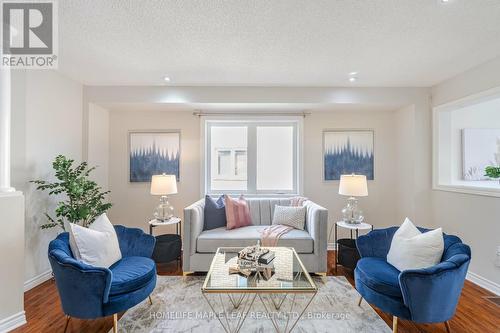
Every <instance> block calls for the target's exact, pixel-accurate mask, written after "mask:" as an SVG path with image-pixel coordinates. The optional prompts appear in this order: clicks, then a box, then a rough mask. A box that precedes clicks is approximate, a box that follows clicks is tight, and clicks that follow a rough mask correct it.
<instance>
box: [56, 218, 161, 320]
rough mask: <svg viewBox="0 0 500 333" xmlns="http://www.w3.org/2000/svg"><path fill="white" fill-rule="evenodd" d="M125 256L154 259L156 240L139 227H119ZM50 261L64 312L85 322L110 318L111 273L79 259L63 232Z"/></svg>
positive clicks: (117, 228)
mask: <svg viewBox="0 0 500 333" xmlns="http://www.w3.org/2000/svg"><path fill="white" fill-rule="evenodd" d="M114 227H115V230H116V234H117V237H118V242H119V245H120V251H121V253H122V257H130V256H139V257H147V258H151V255H152V254H153V249H154V246H155V242H156V240H155V238H154V237H153V236H151V235H148V234H146V233H144V232H143V231H142V230H141V229H138V228H127V227H124V226H121V225H115V226H114ZM48 252H49V253H48V256H49V262H50V265H51V267H52V272H53V274H54V277H55V280H56V285H57V290H58V291H59V296H60V298H61V303H62V307H63V310H64V313H65V314H67V315H69V316H72V317H77V318H81V319H93V318H98V317H103V316H106V315H107V313H106V311H105V304H106V303H108V301H109V292H110V289H111V283H112V273H111V270H110V269H108V268H105V267H94V266H90V265H87V264H85V263H83V262H82V261H79V260H76V259H75V257H74V256H73V252H72V251H71V248H70V245H69V234H68V233H67V232H63V233H61V234H59V235H58V236H57V237H56V239H54V240H53V241H51V242H50V244H49V250H48Z"/></svg>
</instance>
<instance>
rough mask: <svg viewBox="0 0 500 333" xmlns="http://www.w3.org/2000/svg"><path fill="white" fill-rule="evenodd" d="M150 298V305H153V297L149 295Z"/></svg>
mask: <svg viewBox="0 0 500 333" xmlns="http://www.w3.org/2000/svg"><path fill="white" fill-rule="evenodd" d="M148 298H149V305H153V300H152V299H151V295H149V296H148Z"/></svg>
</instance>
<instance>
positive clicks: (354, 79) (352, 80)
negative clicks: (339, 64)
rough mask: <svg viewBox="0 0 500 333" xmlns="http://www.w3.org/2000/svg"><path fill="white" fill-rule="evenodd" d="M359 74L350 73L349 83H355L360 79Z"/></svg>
mask: <svg viewBox="0 0 500 333" xmlns="http://www.w3.org/2000/svg"><path fill="white" fill-rule="evenodd" d="M357 75H358V72H350V73H349V82H351V83H354V82H356V80H357V79H358V77H357Z"/></svg>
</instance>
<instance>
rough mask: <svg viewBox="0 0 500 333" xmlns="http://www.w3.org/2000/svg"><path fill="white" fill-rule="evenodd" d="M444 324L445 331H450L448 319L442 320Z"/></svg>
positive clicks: (448, 332) (449, 332)
mask: <svg viewBox="0 0 500 333" xmlns="http://www.w3.org/2000/svg"><path fill="white" fill-rule="evenodd" d="M444 326H445V327H446V333H451V328H450V323H449V322H448V320H447V321H445V322H444Z"/></svg>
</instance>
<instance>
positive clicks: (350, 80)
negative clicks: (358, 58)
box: [349, 76, 358, 82]
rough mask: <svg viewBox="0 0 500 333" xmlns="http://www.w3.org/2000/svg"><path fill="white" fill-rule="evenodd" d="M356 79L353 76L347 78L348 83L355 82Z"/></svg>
mask: <svg viewBox="0 0 500 333" xmlns="http://www.w3.org/2000/svg"><path fill="white" fill-rule="evenodd" d="M357 79H358V78H357V77H355V76H351V77H350V78H349V82H356V80H357Z"/></svg>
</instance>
